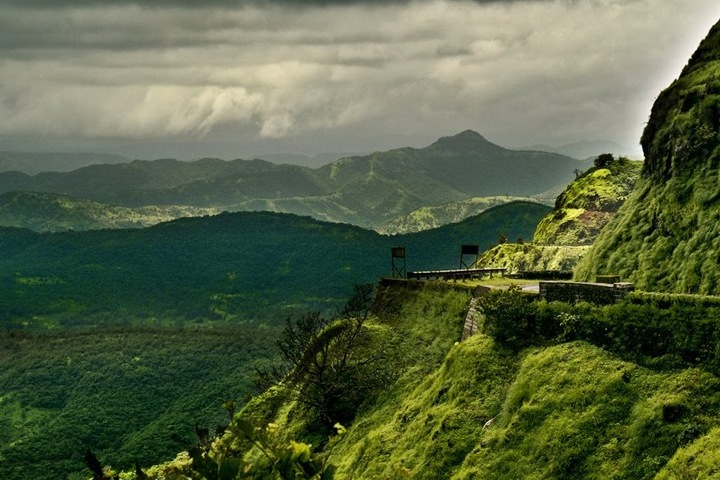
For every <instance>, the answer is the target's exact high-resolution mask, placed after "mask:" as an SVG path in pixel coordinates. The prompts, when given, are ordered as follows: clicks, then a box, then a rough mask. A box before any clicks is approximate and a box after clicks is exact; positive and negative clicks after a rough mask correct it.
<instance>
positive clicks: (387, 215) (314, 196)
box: [0, 131, 587, 228]
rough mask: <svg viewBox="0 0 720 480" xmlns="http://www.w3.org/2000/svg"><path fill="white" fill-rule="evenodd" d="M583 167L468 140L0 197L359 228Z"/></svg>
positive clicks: (91, 176)
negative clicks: (313, 163) (39, 196)
mask: <svg viewBox="0 0 720 480" xmlns="http://www.w3.org/2000/svg"><path fill="white" fill-rule="evenodd" d="M586 167H587V162H581V161H578V160H574V159H571V158H569V157H565V156H562V155H558V154H551V153H543V152H529V151H514V150H508V149H505V148H503V147H500V146H498V145H495V144H493V143H491V142H489V141H487V140H486V139H485V138H483V137H482V136H481V135H480V134H478V133H476V132H472V131H466V132H463V133H460V134H458V135H456V136H452V137H444V138H441V139H440V140H438V141H437V142H435V143H433V144H432V145H430V146H428V147H425V148H420V149H415V148H409V147H407V148H399V149H395V150H390V151H387V152H376V153H374V154H372V155H368V156H357V157H348V158H344V159H340V160H338V161H336V162H334V163H332V164H330V165H327V166H324V167H322V168H318V169H310V168H306V167H300V166H296V165H277V164H273V163H270V162H266V161H262V160H250V161H248V160H233V161H230V162H226V161H223V160H218V159H203V160H199V161H196V162H180V161H176V160H168V159H166V160H156V161H134V162H131V163H124V164H117V165H93V166H88V167H84V168H80V169H77V170H74V171H72V172H47V173H42V174H39V175H35V176H31V175H26V174H21V173H18V172H5V173H0V193H7V192H14V191H31V192H45V193H59V194H64V195H70V196H73V197H79V198H85V199H89V200H93V201H97V202H102V203H111V204H115V205H120V206H125V207H139V206H147V205H184V206H192V207H203V208H218V209H220V210H228V211H278V212H286V213H294V214H298V215H310V216H312V217H313V218H316V219H319V220H324V221H333V222H342V223H351V224H354V225H359V226H362V227H366V228H373V227H376V226H378V225H380V224H382V223H383V222H385V221H387V220H390V219H392V218H395V217H398V216H400V215H405V214H408V213H410V212H412V211H413V210H416V209H418V208H421V207H426V206H432V205H440V204H446V203H449V202H455V201H459V200H464V199H467V198H470V197H485V196H497V195H504V196H507V195H512V196H523V197H528V196H532V195H535V194H538V193H542V192H545V191H547V190H550V189H553V188H557V187H558V186H563V185H565V184H566V183H567V182H568V181H570V180H571V179H572V176H573V171H574V170H576V169H581V170H584V169H585V168H586Z"/></svg>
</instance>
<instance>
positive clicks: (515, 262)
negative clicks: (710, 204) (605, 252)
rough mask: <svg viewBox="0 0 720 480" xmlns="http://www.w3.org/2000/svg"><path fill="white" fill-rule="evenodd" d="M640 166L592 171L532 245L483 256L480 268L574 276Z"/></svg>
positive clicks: (564, 197)
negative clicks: (556, 272) (546, 271)
mask: <svg viewBox="0 0 720 480" xmlns="http://www.w3.org/2000/svg"><path fill="white" fill-rule="evenodd" d="M641 167H642V163H640V162H635V161H630V160H627V159H624V158H621V159H618V160H616V161H614V162H612V163H611V164H610V165H608V166H607V167H603V168H598V167H593V168H591V169H589V170H588V171H586V172H585V173H584V174H583V175H581V176H580V177H578V178H576V179H575V180H574V181H573V182H571V183H570V184H569V185H568V186H567V187H566V188H565V190H564V191H563V192H562V193H561V194H560V195H559V196H558V198H557V200H556V202H555V207H554V208H553V210H552V211H551V212H549V213H548V214H547V215H546V216H545V217H543V219H542V220H541V221H540V223H539V224H538V226H537V228H536V229H535V232H534V234H533V237H532V239H533V243H531V244H528V243H522V244H518V243H505V244H501V245H498V246H496V247H494V248H492V249H490V250H488V251H486V252H485V253H483V255H482V256H481V257H480V259H479V260H478V264H479V265H482V266H485V267H504V268H508V269H509V271H510V272H511V273H517V272H522V271H540V270H560V271H563V272H571V271H572V270H573V269H574V268H575V266H576V265H577V264H578V262H579V261H580V259H581V258H582V257H583V255H585V254H586V253H587V252H588V250H589V248H590V245H591V244H592V242H593V241H594V240H595V238H596V237H597V235H598V233H599V232H600V231H601V229H602V228H603V227H604V226H605V225H606V224H607V223H608V221H609V220H610V219H611V218H612V217H613V215H615V212H616V211H617V209H618V208H619V207H620V205H622V204H623V203H624V202H625V200H626V198H627V196H628V195H629V194H630V192H631V191H632V190H633V188H634V186H635V182H636V181H637V178H638V176H639V175H640V169H641ZM525 238H528V237H525ZM510 240H513V239H512V238H510Z"/></svg>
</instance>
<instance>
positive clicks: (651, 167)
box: [576, 25, 720, 294]
mask: <svg viewBox="0 0 720 480" xmlns="http://www.w3.org/2000/svg"><path fill="white" fill-rule="evenodd" d="M718 76H720V25H716V26H715V27H713V29H712V31H711V32H710V34H709V35H708V37H707V38H706V39H705V40H704V41H703V43H702V44H701V46H700V48H699V49H698V51H697V53H696V54H695V55H694V56H693V58H692V59H691V61H690V63H689V64H688V66H687V67H686V68H685V69H684V71H683V74H682V75H681V76H680V78H679V79H678V80H676V81H675V82H674V83H673V84H672V85H671V86H670V87H669V88H668V89H667V90H665V91H664V92H662V93H661V95H660V96H659V97H658V99H657V101H656V103H655V105H654V106H653V111H652V115H651V117H650V121H649V122H648V126H647V128H646V129H645V132H644V134H643V141H642V143H643V149H644V150H645V153H646V159H647V160H646V166H645V169H644V170H643V174H642V178H641V180H640V181H639V182H638V185H637V186H636V189H635V192H634V193H633V195H631V197H630V198H629V199H628V201H627V202H626V204H625V205H624V206H623V207H622V208H621V209H620V211H619V212H618V215H617V216H616V217H615V218H614V219H613V221H612V222H610V224H609V225H608V226H607V228H606V229H605V230H603V232H602V233H601V235H600V237H599V238H598V241H597V242H596V244H595V247H594V248H593V250H592V251H591V252H590V254H589V255H588V256H587V257H585V259H584V261H583V262H582V263H581V264H580V265H579V267H578V269H577V271H576V277H577V278H578V279H587V278H592V277H593V276H594V275H595V274H597V273H612V274H619V275H621V276H623V277H624V278H627V279H629V280H630V281H634V282H635V283H636V285H637V286H638V287H640V288H642V289H651V290H661V291H671V292H683V293H711V294H717V293H720V267H718V258H720V257H719V256H720V173H718V168H717V165H718V160H719V159H720V134H719V133H718V132H719V130H720V124H719V123H718V119H719V118H720V82H718V80H717V78H718Z"/></svg>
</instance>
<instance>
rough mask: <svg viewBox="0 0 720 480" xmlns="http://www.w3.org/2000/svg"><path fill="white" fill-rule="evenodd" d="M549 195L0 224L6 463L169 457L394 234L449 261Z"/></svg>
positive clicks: (1, 428) (1, 456)
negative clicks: (361, 213)
mask: <svg viewBox="0 0 720 480" xmlns="http://www.w3.org/2000/svg"><path fill="white" fill-rule="evenodd" d="M547 210H548V207H546V206H543V205H538V204H528V203H512V204H508V205H503V206H500V207H496V208H494V209H491V210H489V211H487V212H485V213H483V214H481V215H478V216H476V217H472V218H470V219H467V220H465V221H464V222H461V223H458V224H452V225H447V226H444V227H442V228H440V229H435V230H431V231H428V232H423V233H420V234H414V235H408V236H404V237H389V236H381V235H379V234H377V233H375V232H371V231H367V230H363V229H360V228H358V227H353V226H349V225H338V224H329V223H322V222H318V221H316V220H313V219H310V218H307V217H297V216H293V215H286V214H272V213H235V214H222V215H218V216H214V217H201V218H187V219H182V220H177V221H173V222H169V223H164V224H160V225H157V226H155V227H151V228H145V229H133V230H112V231H111V230H102V231H88V232H64V233H45V234H39V233H34V232H32V231H29V230H25V229H12V228H5V229H0V249H1V250H2V252H3V256H2V258H1V259H0V365H2V367H0V392H1V393H0V478H3V479H7V480H24V479H26V478H33V479H34V480H46V479H47V480H55V479H57V478H64V475H67V474H71V473H72V474H73V475H72V476H71V478H72V479H73V480H75V479H79V478H85V477H84V476H83V475H79V474H77V473H74V472H79V471H82V469H83V459H82V455H83V454H84V452H85V450H86V449H88V448H91V449H92V450H93V451H95V452H96V453H97V454H98V455H100V456H101V457H102V458H103V460H104V461H107V462H110V463H112V464H113V465H116V466H118V467H122V468H129V466H131V465H132V462H133V461H134V460H135V459H137V460H138V461H139V462H141V464H143V465H150V464H153V463H158V462H162V461H166V460H168V459H170V458H171V457H172V456H173V455H174V454H175V453H176V452H177V451H180V450H184V449H187V448H189V446H190V445H191V444H192V440H193V435H194V434H193V431H194V426H195V424H196V423H198V424H200V425H206V426H208V427H213V428H214V426H215V425H216V424H217V423H219V422H221V421H222V420H223V417H224V415H225V414H224V413H223V411H222V409H221V408H220V407H221V405H222V402H224V401H225V400H229V399H232V400H235V401H237V402H238V403H239V404H240V405H242V400H243V398H244V397H245V396H247V395H248V393H249V392H250V391H251V383H252V380H253V377H254V375H255V374H254V367H255V366H263V365H267V364H268V361H269V360H270V359H273V358H275V357H276V355H277V353H276V349H275V347H274V345H273V343H274V340H275V339H277V337H278V332H279V330H280V328H281V327H282V325H283V324H284V322H285V321H286V319H287V318H288V316H290V315H293V316H294V317H295V318H298V316H299V315H301V314H303V313H305V312H307V311H311V310H321V311H323V313H324V314H325V315H327V316H332V315H334V314H335V313H336V312H337V309H338V308H339V307H341V306H342V304H343V302H344V301H345V300H346V298H347V297H348V296H349V295H350V294H351V293H352V292H353V285H354V284H358V283H374V282H375V281H376V280H377V279H378V277H380V276H382V275H389V274H390V261H389V260H390V258H389V253H390V247H391V246H396V245H398V244H404V245H406V248H407V249H408V253H409V258H408V266H409V267H410V268H413V267H415V268H455V267H457V262H458V256H459V247H460V245H461V244H463V243H468V242H474V243H480V244H483V245H485V244H487V245H490V244H491V243H492V242H494V241H496V240H497V236H498V235H499V233H498V232H499V231H507V232H512V233H514V234H518V235H521V234H529V233H528V232H532V230H533V229H534V226H535V225H536V224H537V222H538V221H539V220H540V218H542V217H543V216H544V215H545V214H546V213H547ZM443 262H445V263H443ZM453 308H458V309H463V308H465V305H464V303H461V304H458V305H456V306H455V307H453ZM437 328H438V329H441V328H442V324H438V325H437ZM427 339H428V341H431V338H430V337H427ZM417 352H418V354H423V353H422V350H421V349H417ZM423 355H424V354H423Z"/></svg>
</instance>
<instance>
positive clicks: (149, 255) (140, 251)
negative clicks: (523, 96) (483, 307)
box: [0, 202, 549, 326]
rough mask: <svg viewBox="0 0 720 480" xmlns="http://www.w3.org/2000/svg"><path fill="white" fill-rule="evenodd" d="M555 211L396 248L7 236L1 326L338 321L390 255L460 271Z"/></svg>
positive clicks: (275, 223)
mask: <svg viewBox="0 0 720 480" xmlns="http://www.w3.org/2000/svg"><path fill="white" fill-rule="evenodd" d="M548 210H549V207H546V206H544V205H539V204H533V203H528V202H517V203H511V204H507V205H503V206H500V207H496V208H494V209H491V210H488V211H486V212H484V213H482V214H480V215H478V216H475V217H472V218H469V219H467V220H465V221H463V222H461V223H457V224H452V225H448V226H445V227H442V228H439V229H435V230H429V231H426V232H421V233H418V234H412V235H407V236H394V237H393V236H382V235H379V234H377V233H375V232H373V231H369V230H364V229H362V228H359V227H355V226H351V225H343V224H331V223H325V222H319V221H317V220H313V219H311V218H309V217H298V216H294V215H289V214H275V213H266V212H265V213H261V212H241V213H232V214H231V213H225V214H221V215H217V216H212V217H210V216H207V217H198V218H186V219H180V220H176V221H172V222H168V223H164V224H159V225H156V226H154V227H150V228H145V229H134V230H100V231H87V232H64V233H52V234H38V233H33V232H30V231H28V230H22V229H8V228H5V229H0V250H2V252H3V256H2V257H1V258H0V313H2V315H1V316H0V318H3V319H5V320H4V321H5V322H7V321H10V322H21V321H22V322H31V323H33V322H34V323H40V324H50V325H52V324H56V323H58V322H59V323H62V324H65V325H72V324H75V323H78V322H79V323H98V322H100V323H104V322H110V323H113V322H128V321H136V322H147V321H151V322H163V321H169V320H168V319H171V318H173V317H180V318H189V319H193V318H198V319H202V318H208V317H210V318H214V319H225V320H231V319H240V320H243V321H245V320H253V319H256V320H272V319H274V320H276V321H282V320H283V319H284V318H285V317H286V316H287V315H288V314H289V313H292V312H294V311H306V310H321V311H327V310H333V309H334V308H336V307H337V306H338V305H339V304H340V303H341V302H342V301H344V299H345V298H346V297H347V296H348V294H349V293H350V292H351V290H352V286H353V285H354V284H358V283H368V282H375V281H376V280H377V278H379V277H381V276H384V275H390V274H391V265H390V247H391V246H405V247H406V248H407V251H408V260H407V261H408V268H409V269H426V268H457V266H458V265H459V253H460V246H461V245H462V244H465V243H470V244H479V245H480V246H481V247H482V248H488V247H490V246H491V245H492V244H493V243H496V242H497V241H498V238H499V236H500V234H501V233H502V234H504V235H506V236H508V237H509V238H514V237H517V236H523V237H525V238H528V237H529V236H530V235H532V231H533V229H534V228H535V225H537V223H538V221H539V220H540V218H542V217H543V215H545V214H546V213H547V212H548ZM108 312H111V313H113V312H115V313H116V312H124V313H123V314H122V315H120V316H117V315H115V313H113V315H114V316H110V317H108ZM13 324H14V323H13ZM14 325H15V324H14ZM15 326H17V325H15Z"/></svg>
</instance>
